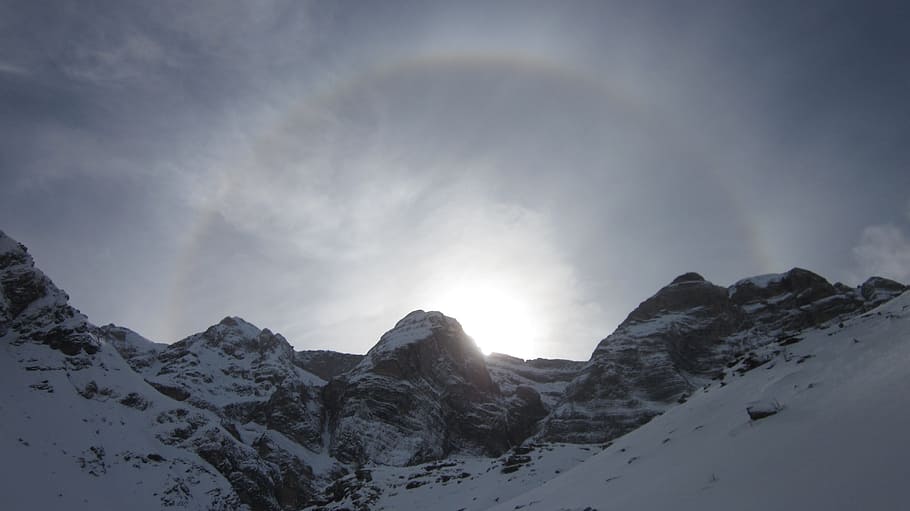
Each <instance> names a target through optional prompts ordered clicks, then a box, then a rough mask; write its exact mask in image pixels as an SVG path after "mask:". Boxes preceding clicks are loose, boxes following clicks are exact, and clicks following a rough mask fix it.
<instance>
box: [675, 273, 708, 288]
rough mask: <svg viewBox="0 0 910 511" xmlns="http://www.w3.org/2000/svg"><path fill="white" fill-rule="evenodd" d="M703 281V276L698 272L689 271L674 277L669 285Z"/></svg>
mask: <svg viewBox="0 0 910 511" xmlns="http://www.w3.org/2000/svg"><path fill="white" fill-rule="evenodd" d="M704 281H705V278H704V277H702V276H701V275H699V274H698V273H695V272H694V271H690V272H689V273H683V274H682V275H680V276H679V277H676V278H675V279H673V281H672V282H670V285H671V286H672V285H674V284H682V283H685V282H704Z"/></svg>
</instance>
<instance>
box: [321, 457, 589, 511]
mask: <svg viewBox="0 0 910 511" xmlns="http://www.w3.org/2000/svg"><path fill="white" fill-rule="evenodd" d="M599 451H600V447H599V446H592V445H573V444H544V445H540V446H535V447H533V448H532V449H531V451H530V452H528V453H527V455H526V456H527V457H528V458H529V460H528V461H527V462H526V463H521V464H517V465H515V466H517V468H516V469H515V471H514V472H508V473H504V472H503V468H504V467H505V466H506V465H508V464H509V459H510V457H511V456H512V454H511V453H510V454H506V455H503V456H502V457H500V458H495V459H494V458H485V457H474V456H451V457H449V458H447V459H445V460H442V461H438V462H433V463H426V464H423V465H416V466H411V467H392V466H369V467H367V468H368V469H369V470H370V471H371V476H372V479H373V481H372V483H371V484H369V485H366V487H365V488H363V489H362V490H361V492H360V493H361V494H372V495H374V498H375V499H376V500H375V502H374V503H373V504H372V505H371V506H370V509H372V510H374V511H381V510H387V511H392V510H400V509H440V508H444V509H453V510H454V509H461V510H463V511H479V510H484V509H488V508H490V507H491V506H494V505H496V504H498V503H499V502H503V501H505V500H508V499H510V498H512V497H514V496H517V495H521V494H523V493H525V492H527V491H529V490H532V489H534V488H536V487H537V486H539V485H540V484H542V483H544V482H545V481H547V480H549V479H551V478H553V477H554V476H556V475H558V474H560V473H562V472H565V471H567V470H569V469H571V468H572V467H575V466H577V465H578V464H580V463H582V462H583V461H585V460H586V459H588V458H590V457H591V456H592V455H594V454H596V453H597V452H599ZM408 486H411V487H410V488H408ZM352 500H353V499H352V498H348V499H345V500H343V501H341V502H337V503H333V504H332V505H331V506H330V507H329V508H328V509H332V510H335V509H337V510H342V509H352V508H354V506H352V505H351V504H352V502H351V501H352ZM443 503H444V505H443Z"/></svg>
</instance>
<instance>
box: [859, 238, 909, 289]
mask: <svg viewBox="0 0 910 511" xmlns="http://www.w3.org/2000/svg"><path fill="white" fill-rule="evenodd" d="M853 256H854V258H855V259H856V261H857V264H858V265H859V267H860V270H861V271H862V272H863V274H864V275H866V276H869V275H877V276H881V277H887V278H890V279H894V280H898V281H901V282H907V281H910V238H908V237H907V234H906V233H905V231H904V229H903V228H901V227H899V226H897V225H894V224H885V225H872V226H869V227H866V228H865V229H863V233H862V236H861V237H860V241H859V244H858V245H857V246H855V247H853Z"/></svg>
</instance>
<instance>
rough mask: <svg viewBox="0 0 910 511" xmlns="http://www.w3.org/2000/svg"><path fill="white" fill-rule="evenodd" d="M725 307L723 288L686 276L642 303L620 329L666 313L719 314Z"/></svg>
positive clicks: (695, 276)
mask: <svg viewBox="0 0 910 511" xmlns="http://www.w3.org/2000/svg"><path fill="white" fill-rule="evenodd" d="M728 306H729V304H728V300H727V289H726V288H724V287H720V286H717V285H714V284H712V283H711V282H708V281H706V280H705V279H704V278H703V277H702V276H701V275H699V274H697V273H685V274H683V275H680V276H679V277H676V278H675V279H673V281H672V282H671V283H670V284H668V285H667V286H664V287H663V288H661V289H660V291H658V292H657V293H656V294H654V296H652V297H650V298H648V299H647V300H645V301H644V302H642V303H641V304H640V305H639V306H638V307H637V308H636V309H635V310H634V311H632V313H631V314H629V316H628V317H627V318H626V320H625V321H623V323H622V325H628V324H631V323H637V322H643V321H649V320H652V319H654V318H655V317H657V316H660V315H665V314H667V313H674V312H684V311H687V310H691V309H695V308H699V307H702V308H707V309H709V310H710V311H712V312H715V313H720V312H722V310H723V309H727V308H728ZM622 325H621V326H622Z"/></svg>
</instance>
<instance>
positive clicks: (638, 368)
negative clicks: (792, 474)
mask: <svg viewBox="0 0 910 511" xmlns="http://www.w3.org/2000/svg"><path fill="white" fill-rule="evenodd" d="M905 289H906V288H905V287H904V286H903V285H901V284H899V283H897V282H893V281H890V280H887V279H882V278H872V279H869V280H868V281H867V282H866V283H864V284H863V285H862V286H861V287H860V288H857V289H854V288H849V287H846V286H843V285H841V284H836V285H832V284H830V283H828V281H826V280H825V279H824V278H822V277H820V276H818V275H816V274H814V273H812V272H810V271H807V270H803V269H799V268H795V269H793V270H790V271H789V272H787V273H783V274H775V275H763V276H760V277H753V278H750V279H744V280H741V281H739V282H737V283H735V284H733V285H732V286H730V287H726V288H725V287H721V286H717V285H715V284H712V283H710V282H708V281H706V280H705V279H704V278H702V276H701V275H698V274H696V273H686V274H684V275H680V276H679V277H677V278H676V279H674V280H673V281H672V282H671V283H670V284H668V285H667V286H665V287H664V288H663V289H661V290H660V291H658V292H657V294H655V295H654V296H652V297H651V298H648V299H647V300H645V301H644V302H643V303H642V304H641V305H639V306H638V308H636V309H635V310H634V311H632V313H631V314H629V316H628V317H627V318H626V320H625V321H623V322H622V324H620V326H619V328H617V329H616V331H615V332H614V333H613V334H611V335H610V336H609V337H607V338H606V339H604V340H603V341H601V342H600V344H598V345H597V348H596V349H595V350H594V354H593V355H592V356H591V359H590V361H589V362H588V363H587V364H586V365H585V367H583V368H582V369H581V371H580V372H579V374H578V376H576V377H575V378H574V379H573V380H572V381H571V383H569V385H568V386H567V388H566V391H565V393H564V395H563V397H562V399H561V400H560V401H559V403H558V404H557V406H556V408H555V410H554V411H553V412H552V413H551V414H550V415H548V416H547V418H546V419H545V421H544V423H543V427H542V430H541V433H540V437H541V438H542V439H546V440H551V441H562V442H584V443H599V442H606V441H608V440H611V439H613V438H615V437H617V436H619V435H621V434H623V433H626V432H628V431H630V430H632V429H634V428H636V427H638V426H640V425H641V424H644V423H646V422H647V421H649V420H651V419H652V418H653V417H655V416H657V415H659V414H661V413H663V412H664V411H665V410H666V409H667V408H669V407H670V406H672V405H674V404H676V403H679V402H683V401H685V400H686V399H687V398H688V396H689V395H691V394H692V392H693V391H694V390H695V389H697V388H699V387H701V386H702V385H704V384H705V383H706V382H708V381H711V380H712V379H718V378H720V377H721V375H722V374H723V369H724V368H725V365H727V364H728V363H731V362H732V361H733V360H735V359H737V358H740V357H745V360H744V361H743V362H742V364H745V365H756V364H760V363H762V362H763V359H762V358H761V357H760V356H759V355H757V354H756V353H754V352H753V350H754V349H755V348H759V347H762V346H765V345H767V344H769V343H772V342H776V341H780V340H782V339H787V338H790V337H792V336H795V335H796V334H797V333H798V332H799V331H801V330H803V329H805V328H808V327H812V326H816V325H821V324H825V323H827V322H832V321H834V322H835V323H839V321H840V319H845V318H849V317H851V316H853V315H855V314H857V313H861V312H863V311H865V310H868V309H870V308H872V307H874V306H876V305H878V304H880V303H882V302H884V301H887V300H889V299H891V298H893V297H894V296H896V295H898V294H900V293H902V292H903V291H904V290H905Z"/></svg>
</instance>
